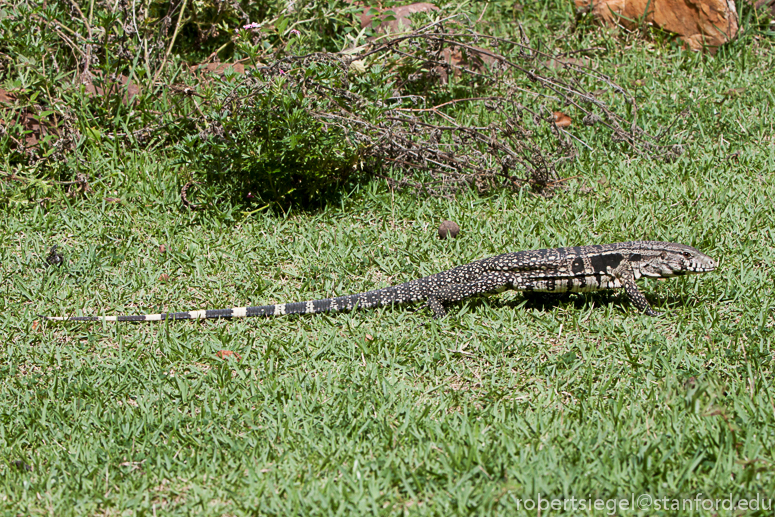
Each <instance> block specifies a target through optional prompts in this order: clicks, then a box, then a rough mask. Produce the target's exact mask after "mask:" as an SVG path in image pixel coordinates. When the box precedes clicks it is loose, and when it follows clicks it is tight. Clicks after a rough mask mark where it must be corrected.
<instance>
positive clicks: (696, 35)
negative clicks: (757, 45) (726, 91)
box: [574, 0, 739, 52]
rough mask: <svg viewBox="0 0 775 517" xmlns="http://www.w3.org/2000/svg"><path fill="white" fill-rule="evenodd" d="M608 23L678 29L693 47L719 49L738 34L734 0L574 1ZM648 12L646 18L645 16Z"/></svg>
mask: <svg viewBox="0 0 775 517" xmlns="http://www.w3.org/2000/svg"><path fill="white" fill-rule="evenodd" d="M574 1H575V3H576V7H577V8H579V9H586V10H589V9H591V11H592V14H593V15H594V16H595V18H597V19H598V20H601V21H602V22H603V23H605V24H607V25H623V26H624V27H627V28H628V29H633V28H635V27H636V26H637V24H638V23H639V22H641V21H643V22H645V23H650V24H654V25H656V26H658V27H659V28H661V29H663V30H666V31H669V32H674V33H676V34H678V35H679V36H681V39H683V40H684V41H685V42H686V43H687V44H688V45H689V47H690V48H691V49H692V50H702V49H704V48H707V49H709V50H710V51H711V52H713V51H715V50H716V49H717V48H718V47H719V46H720V45H722V44H724V43H726V42H727V41H729V40H731V39H733V38H734V37H735V36H736V35H737V31H738V27H739V26H738V20H737V10H736V9H735V2H734V1H733V0H574ZM644 14H645V20H644V19H643V18H644Z"/></svg>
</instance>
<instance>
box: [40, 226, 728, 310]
mask: <svg viewBox="0 0 775 517" xmlns="http://www.w3.org/2000/svg"><path fill="white" fill-rule="evenodd" d="M714 269H716V262H715V261H714V260H713V259H712V258H710V257H709V256H707V255H705V254H704V253H702V252H700V251H699V250H697V249H695V248H693V247H691V246H687V245H684V244H677V243H672V242H659V241H633V242H619V243H615V244H602V245H592V246H574V247H567V248H551V249H539V250H529V251H519V252H512V253H504V254H502V255H497V256H494V257H489V258H484V259H480V260H476V261H474V262H471V263H469V264H464V265H461V266H457V267H454V268H452V269H449V270H446V271H442V272H440V273H436V274H433V275H430V276H426V277H423V278H419V279H416V280H411V281H409V282H406V283H403V284H398V285H394V286H390V287H385V288H382V289H376V290H373V291H366V292H362V293H357V294H351V295H346V296H337V297H332V298H324V299H321V300H310V301H304V302H295V303H279V304H275V305H261V306H255V307H234V308H231V309H214V310H211V309H206V310H196V311H188V312H171V313H163V314H147V315H135V316H64V317H55V316H43V318H44V319H46V320H53V321H162V320H188V319H214V318H245V317H252V316H281V315H285V314H317V313H321V312H336V311H343V310H353V309H356V308H358V309H371V308H374V307H380V306H387V305H393V304H407V303H412V302H421V301H424V302H425V303H426V305H427V306H428V307H429V308H430V309H431V311H433V315H434V317H435V318H441V317H443V316H445V315H446V312H447V311H446V308H445V305H447V304H450V303H454V302H459V301H461V300H464V299H466V298H469V297H472V296H476V295H483V294H494V293H499V292H502V291H504V290H506V289H512V290H517V291H524V292H544V293H568V292H575V293H579V292H592V291H601V290H606V289H620V288H624V291H625V292H626V293H627V296H628V297H629V299H630V301H631V302H632V303H633V304H634V305H635V306H636V307H637V308H638V309H640V310H641V311H643V312H645V313H646V314H647V315H649V316H660V315H661V314H660V313H657V312H656V311H654V310H653V309H652V308H651V305H649V302H648V300H646V297H645V296H644V295H643V293H642V292H641V291H640V290H639V289H638V286H637V285H636V283H635V281H636V280H638V279H639V278H641V277H646V278H669V277H674V276H681V275H686V274H690V273H704V272H708V271H713V270H714Z"/></svg>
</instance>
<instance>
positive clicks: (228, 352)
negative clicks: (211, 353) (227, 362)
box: [215, 350, 242, 361]
mask: <svg viewBox="0 0 775 517" xmlns="http://www.w3.org/2000/svg"><path fill="white" fill-rule="evenodd" d="M215 357H217V358H218V359H226V358H229V357H233V358H235V359H236V360H237V361H241V360H242V357H241V356H240V355H239V354H238V353H237V352H232V351H231V350H218V351H217V352H216V353H215Z"/></svg>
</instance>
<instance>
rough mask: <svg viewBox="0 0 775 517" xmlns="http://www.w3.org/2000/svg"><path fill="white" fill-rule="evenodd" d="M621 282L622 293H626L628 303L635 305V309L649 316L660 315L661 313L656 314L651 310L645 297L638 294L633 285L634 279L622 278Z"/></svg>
mask: <svg viewBox="0 0 775 517" xmlns="http://www.w3.org/2000/svg"><path fill="white" fill-rule="evenodd" d="M622 281H623V283H624V291H625V292H626V293H627V296H628V297H629V298H630V301H631V302H632V303H633V304H634V305H635V307H637V308H638V309H640V310H642V311H643V312H645V313H646V314H648V315H649V316H661V315H662V314H661V313H659V312H656V311H655V310H654V309H652V308H651V305H650V304H649V301H648V300H647V299H646V297H645V296H643V293H642V292H640V289H638V286H637V285H636V284H635V279H634V278H623V279H622Z"/></svg>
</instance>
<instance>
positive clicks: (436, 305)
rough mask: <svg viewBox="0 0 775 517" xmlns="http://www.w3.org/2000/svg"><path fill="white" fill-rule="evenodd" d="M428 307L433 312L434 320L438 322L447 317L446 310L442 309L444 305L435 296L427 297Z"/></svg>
mask: <svg viewBox="0 0 775 517" xmlns="http://www.w3.org/2000/svg"><path fill="white" fill-rule="evenodd" d="M428 307H429V308H430V310H432V311H433V318H434V319H437V320H438V319H441V318H443V317H444V316H446V315H447V309H445V308H444V304H442V303H441V300H439V299H438V298H437V297H435V296H429V297H428Z"/></svg>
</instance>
